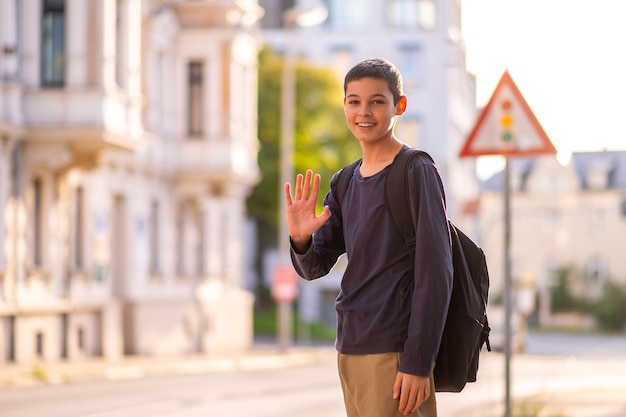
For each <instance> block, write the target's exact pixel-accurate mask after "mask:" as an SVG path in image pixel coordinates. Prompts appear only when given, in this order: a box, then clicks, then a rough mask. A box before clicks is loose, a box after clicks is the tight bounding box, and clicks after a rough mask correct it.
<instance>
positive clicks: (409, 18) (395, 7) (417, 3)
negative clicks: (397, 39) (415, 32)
mask: <svg viewBox="0 0 626 417" xmlns="http://www.w3.org/2000/svg"><path fill="white" fill-rule="evenodd" d="M385 12H386V19H387V25H389V26H391V27H398V28H412V29H418V28H419V29H426V30H430V29H433V28H434V27H435V24H436V21H437V16H436V7H435V0H387V3H386V6H385Z"/></svg>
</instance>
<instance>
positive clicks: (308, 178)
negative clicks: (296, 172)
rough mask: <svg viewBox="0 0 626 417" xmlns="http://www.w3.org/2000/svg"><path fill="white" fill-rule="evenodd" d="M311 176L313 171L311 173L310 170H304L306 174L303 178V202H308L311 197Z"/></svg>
mask: <svg viewBox="0 0 626 417" xmlns="http://www.w3.org/2000/svg"><path fill="white" fill-rule="evenodd" d="M312 175H313V171H311V170H310V169H307V170H306V174H305V177H304V190H303V193H304V194H303V196H302V198H304V199H305V200H308V199H309V198H310V196H311V177H312Z"/></svg>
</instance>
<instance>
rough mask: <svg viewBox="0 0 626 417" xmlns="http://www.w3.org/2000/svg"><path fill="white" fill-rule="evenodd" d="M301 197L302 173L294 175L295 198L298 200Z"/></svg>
mask: <svg viewBox="0 0 626 417" xmlns="http://www.w3.org/2000/svg"><path fill="white" fill-rule="evenodd" d="M301 198H302V174H298V175H297V176H296V191H295V196H294V199H295V200H300V199H301Z"/></svg>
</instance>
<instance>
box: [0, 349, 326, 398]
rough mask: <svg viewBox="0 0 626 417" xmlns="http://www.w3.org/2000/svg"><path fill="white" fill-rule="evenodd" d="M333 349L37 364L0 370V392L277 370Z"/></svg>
mask: <svg viewBox="0 0 626 417" xmlns="http://www.w3.org/2000/svg"><path fill="white" fill-rule="evenodd" d="M335 355H336V353H335V350H334V348H333V347H290V348H289V349H288V350H287V351H285V352H280V351H279V349H278V348H276V347H275V346H270V345H255V346H253V347H252V348H251V349H249V350H246V351H241V352H223V353H216V354H207V355H189V356H158V357H125V358H122V359H120V360H117V361H108V360H104V359H102V358H88V359H85V360H76V361H72V362H50V363H47V362H39V363H34V364H28V365H14V364H8V365H7V364H5V365H2V366H0V389H2V388H9V387H15V388H17V387H25V386H33V385H39V384H63V383H72V382H78V381H85V380H90V379H110V380H116V379H125V378H139V377H143V376H150V375H167V374H183V373H187V374H192V373H207V372H229V371H236V370H252V369H277V368H285V367H290V366H298V365H306V364H312V363H318V362H320V361H327V360H329V359H331V358H333V359H334V358H335Z"/></svg>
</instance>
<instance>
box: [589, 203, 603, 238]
mask: <svg viewBox="0 0 626 417" xmlns="http://www.w3.org/2000/svg"><path fill="white" fill-rule="evenodd" d="M603 231H604V210H602V209H601V208H595V209H592V211H591V217H590V218H589V234H590V235H591V236H601V235H602V233H603Z"/></svg>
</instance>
